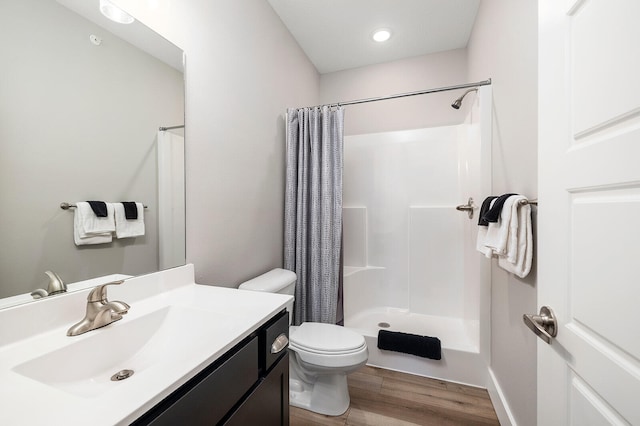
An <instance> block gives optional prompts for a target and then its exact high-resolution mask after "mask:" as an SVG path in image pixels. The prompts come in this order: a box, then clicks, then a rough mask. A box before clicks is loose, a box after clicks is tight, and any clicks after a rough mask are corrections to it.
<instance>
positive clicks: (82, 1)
mask: <svg viewBox="0 0 640 426" xmlns="http://www.w3.org/2000/svg"><path fill="white" fill-rule="evenodd" d="M56 1H57V2H58V3H60V4H61V5H63V6H65V7H66V8H68V9H70V10H72V11H74V12H75V13H77V14H78V15H81V16H82V17H84V18H86V19H88V20H89V21H91V22H93V23H94V24H97V25H99V26H101V27H102V28H104V29H105V30H107V31H109V32H110V33H112V34H114V35H116V36H117V37H120V38H121V39H123V40H126V41H127V42H129V43H131V44H133V45H134V46H136V47H137V48H138V49H141V50H143V51H145V52H147V53H148V54H150V55H151V56H154V57H155V58H157V59H159V60H161V61H163V62H164V63H166V64H168V65H169V66H171V67H173V68H175V69H177V70H178V71H181V72H183V71H184V67H183V60H182V50H180V48H178V47H177V46H175V45H174V44H172V43H171V42H169V41H167V40H166V39H165V38H163V37H162V36H160V35H159V34H157V33H156V32H154V31H153V30H151V29H150V28H148V27H147V26H145V25H144V24H142V23H140V22H139V21H135V22H133V23H132V24H127V25H123V24H118V23H115V22H113V21H110V20H109V19H107V18H105V17H104V16H102V13H100V7H99V5H100V0H56ZM97 35H98V36H99V34H97Z"/></svg>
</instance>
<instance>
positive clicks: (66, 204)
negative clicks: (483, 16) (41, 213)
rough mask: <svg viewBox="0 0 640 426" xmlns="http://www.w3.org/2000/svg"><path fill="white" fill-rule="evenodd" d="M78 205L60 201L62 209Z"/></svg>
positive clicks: (73, 207)
mask: <svg viewBox="0 0 640 426" xmlns="http://www.w3.org/2000/svg"><path fill="white" fill-rule="evenodd" d="M76 207H77V206H76V205H75V204H71V203H67V202H66V201H63V202H62V203H60V208H61V209H62V210H69V209H75V208H76ZM143 207H144V208H145V209H148V208H149V207H147V206H146V205H143Z"/></svg>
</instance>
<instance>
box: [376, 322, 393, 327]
mask: <svg viewBox="0 0 640 426" xmlns="http://www.w3.org/2000/svg"><path fill="white" fill-rule="evenodd" d="M378 327H380V328H389V327H391V324H389V323H388V322H379V323H378Z"/></svg>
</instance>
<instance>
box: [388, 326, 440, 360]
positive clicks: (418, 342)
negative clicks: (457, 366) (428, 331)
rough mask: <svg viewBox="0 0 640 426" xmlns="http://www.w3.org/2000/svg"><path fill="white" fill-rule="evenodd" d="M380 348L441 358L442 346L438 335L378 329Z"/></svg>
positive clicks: (424, 356)
mask: <svg viewBox="0 0 640 426" xmlns="http://www.w3.org/2000/svg"><path fill="white" fill-rule="evenodd" d="M378 349H384V350H387V351H394V352H402V353H405V354H411V355H417V356H421V357H423V358H430V359H441V358H442V348H441V345H440V339H438V338H437V337H429V336H419V335H417V334H408V333H400V332H397V331H387V330H380V331H378Z"/></svg>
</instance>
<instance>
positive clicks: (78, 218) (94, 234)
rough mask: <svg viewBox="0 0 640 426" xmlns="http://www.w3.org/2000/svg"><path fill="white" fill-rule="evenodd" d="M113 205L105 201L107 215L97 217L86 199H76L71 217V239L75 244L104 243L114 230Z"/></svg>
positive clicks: (110, 238) (108, 239) (109, 240)
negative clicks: (72, 217)
mask: <svg viewBox="0 0 640 426" xmlns="http://www.w3.org/2000/svg"><path fill="white" fill-rule="evenodd" d="M113 217H114V209H113V205H111V204H110V203H107V217H98V216H96V214H95V213H94V212H93V210H92V209H91V206H90V205H89V203H87V202H86V201H78V202H77V203H76V209H75V213H74V219H73V240H74V242H75V243H76V245H77V246H82V245H87V244H105V243H110V242H111V240H112V235H111V234H112V232H113V231H115V229H116V227H115V221H114V218H113Z"/></svg>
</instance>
